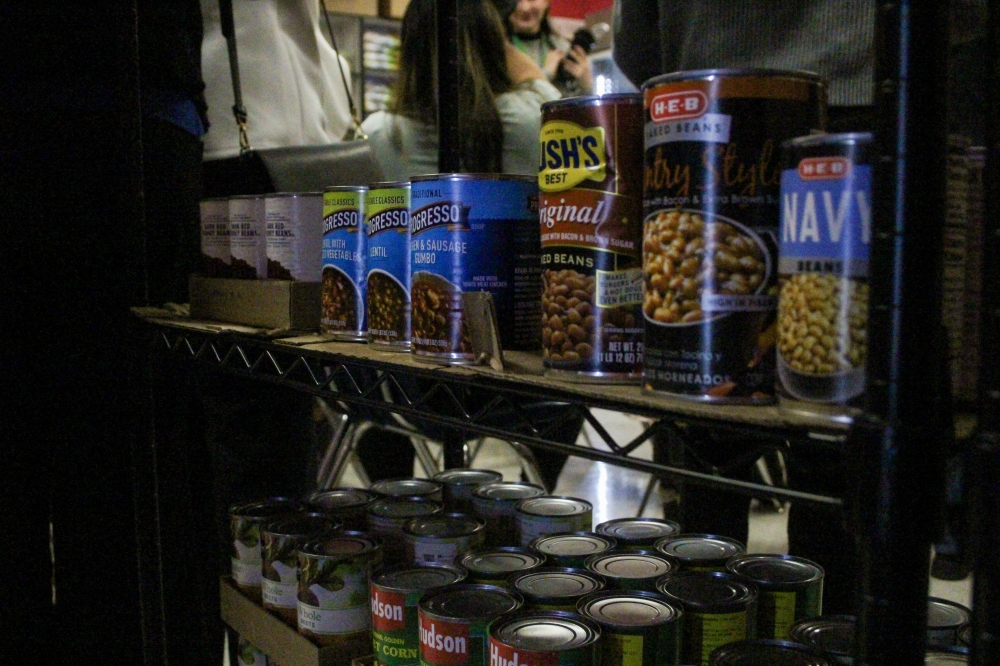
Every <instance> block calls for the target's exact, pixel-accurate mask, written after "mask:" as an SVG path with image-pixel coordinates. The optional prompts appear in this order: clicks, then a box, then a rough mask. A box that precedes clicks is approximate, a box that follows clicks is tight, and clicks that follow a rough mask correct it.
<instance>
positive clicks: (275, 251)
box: [264, 192, 323, 282]
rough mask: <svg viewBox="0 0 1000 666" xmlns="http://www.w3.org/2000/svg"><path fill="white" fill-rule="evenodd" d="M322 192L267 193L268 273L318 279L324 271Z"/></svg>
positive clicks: (273, 276)
mask: <svg viewBox="0 0 1000 666" xmlns="http://www.w3.org/2000/svg"><path fill="white" fill-rule="evenodd" d="M322 219H323V195H322V194H321V193H319V192H303V193H300V194H286V193H282V194H269V195H267V196H266V197H264V226H265V230H266V233H267V277H268V278H269V279H272V280H295V281H299V282H319V281H320V279H321V278H322V274H323V252H322V245H323V227H322V225H321V224H320V221H321V220H322Z"/></svg>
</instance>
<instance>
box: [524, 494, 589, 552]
mask: <svg viewBox="0 0 1000 666" xmlns="http://www.w3.org/2000/svg"><path fill="white" fill-rule="evenodd" d="M593 526H594V507H593V506H592V505H591V504H590V502H588V501H587V500H582V499H579V498H577V497H556V496H552V495H545V496H542V497H530V498H528V499H524V500H521V501H520V502H518V503H517V533H518V535H519V537H520V543H521V547H522V548H525V547H527V546H528V545H530V544H531V542H532V541H534V540H535V539H537V538H538V537H540V536H542V535H543V534H556V533H557V532H587V531H590V529H591V528H593Z"/></svg>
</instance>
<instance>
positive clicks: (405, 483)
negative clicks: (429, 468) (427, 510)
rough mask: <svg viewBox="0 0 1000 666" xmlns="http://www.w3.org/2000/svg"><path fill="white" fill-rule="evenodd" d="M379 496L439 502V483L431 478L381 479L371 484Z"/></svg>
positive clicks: (372, 489)
mask: <svg viewBox="0 0 1000 666" xmlns="http://www.w3.org/2000/svg"><path fill="white" fill-rule="evenodd" d="M371 491H372V492H373V493H375V494H376V495H377V496H379V497H386V498H392V499H421V500H434V501H435V502H440V501H441V497H442V493H441V484H440V483H438V482H437V481H434V480H433V479H383V480H381V481H376V482H375V483H373V484H372V486H371Z"/></svg>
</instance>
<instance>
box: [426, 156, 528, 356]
mask: <svg viewBox="0 0 1000 666" xmlns="http://www.w3.org/2000/svg"><path fill="white" fill-rule="evenodd" d="M410 236H411V241H410V247H411V254H410V261H411V265H412V271H413V281H412V284H411V287H410V296H411V302H412V343H413V347H412V349H413V353H414V354H416V355H417V357H418V358H420V359H422V360H427V361H435V362H442V363H472V362H473V361H474V359H473V357H472V342H471V340H470V338H469V331H468V327H467V325H466V323H465V319H464V316H463V314H462V293H463V292H466V291H485V292H488V293H490V294H492V296H493V301H494V304H495V305H496V313H497V322H498V323H499V327H500V331H499V334H500V344H501V346H502V347H503V349H506V350H519V351H531V350H534V349H538V346H539V344H540V342H541V331H540V328H541V321H540V320H539V318H538V294H539V292H540V291H541V279H540V273H541V258H540V253H541V249H540V246H539V236H538V184H537V183H536V182H535V179H534V178H532V177H529V176H514V175H509V174H438V175H429V176H417V177H414V178H413V180H412V189H411V199H410Z"/></svg>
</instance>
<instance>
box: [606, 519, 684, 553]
mask: <svg viewBox="0 0 1000 666" xmlns="http://www.w3.org/2000/svg"><path fill="white" fill-rule="evenodd" d="M594 531H595V532H597V533H598V534H603V535H605V536H609V537H613V538H614V540H615V541H616V542H617V543H618V548H619V549H621V550H629V549H645V548H652V547H653V544H655V543H656V542H657V541H658V540H659V539H662V538H663V537H668V536H673V535H675V534H680V531H681V526H680V525H678V524H677V523H675V522H674V521H672V520H660V519H658V518H618V519H616V520H609V521H607V522H604V523H601V524H600V525H598V526H597V527H596V528H594Z"/></svg>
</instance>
